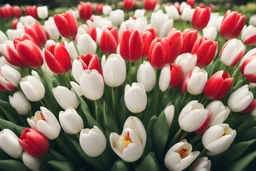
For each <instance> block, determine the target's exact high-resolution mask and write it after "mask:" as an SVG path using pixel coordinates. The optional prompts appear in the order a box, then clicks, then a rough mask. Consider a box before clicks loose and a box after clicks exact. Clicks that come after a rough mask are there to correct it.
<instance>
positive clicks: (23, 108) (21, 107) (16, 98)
mask: <svg viewBox="0 0 256 171" xmlns="http://www.w3.org/2000/svg"><path fill="white" fill-rule="evenodd" d="M9 102H10V104H11V106H12V107H13V108H14V109H15V110H16V111H17V113H18V114H20V115H26V114H27V113H28V112H29V111H30V110H31V105H30V103H29V101H28V100H27V98H26V97H25V96H24V95H23V94H22V92H20V91H17V92H15V93H14V94H13V95H12V96H9Z"/></svg>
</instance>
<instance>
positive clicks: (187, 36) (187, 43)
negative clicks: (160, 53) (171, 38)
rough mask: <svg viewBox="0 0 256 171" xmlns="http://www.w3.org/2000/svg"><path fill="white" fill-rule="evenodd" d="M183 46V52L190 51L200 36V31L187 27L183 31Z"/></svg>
mask: <svg viewBox="0 0 256 171" xmlns="http://www.w3.org/2000/svg"><path fill="white" fill-rule="evenodd" d="M182 36H183V46H182V49H181V53H190V52H191V50H192V48H193V46H194V44H195V42H196V39H197V36H198V32H197V31H196V30H193V29H186V30H184V31H183V33H182Z"/></svg>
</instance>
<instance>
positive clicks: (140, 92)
mask: <svg viewBox="0 0 256 171" xmlns="http://www.w3.org/2000/svg"><path fill="white" fill-rule="evenodd" d="M124 102H125V105H126V107H127V108H128V109H129V111H131V112H132V113H140V112H142V111H143V110H145V108H146V106H147V94H146V92H145V89H144V86H143V85H142V84H139V83H132V86H130V85H128V84H127V85H126V86H125V93H124Z"/></svg>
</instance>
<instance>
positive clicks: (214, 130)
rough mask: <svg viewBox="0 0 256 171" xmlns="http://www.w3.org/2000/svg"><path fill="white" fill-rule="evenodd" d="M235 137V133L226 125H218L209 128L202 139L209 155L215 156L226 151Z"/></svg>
mask: <svg viewBox="0 0 256 171" xmlns="http://www.w3.org/2000/svg"><path fill="white" fill-rule="evenodd" d="M213 135H214V136H213ZM235 137H236V131H235V130H232V129H231V128H230V127H229V125H228V124H219V125H214V126H212V127H210V128H209V129H208V130H206V132H205V133H204V135H203V137H202V143H203V145H204V148H206V149H207V150H208V151H209V152H208V154H209V155H217V154H220V153H222V152H224V151H226V150H227V149H228V148H229V146H230V145H231V144H232V142H233V141H234V139H235Z"/></svg>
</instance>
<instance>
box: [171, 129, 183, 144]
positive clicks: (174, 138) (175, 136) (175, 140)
mask: <svg viewBox="0 0 256 171" xmlns="http://www.w3.org/2000/svg"><path fill="white" fill-rule="evenodd" d="M182 131H183V130H182V129H181V128H180V129H179V130H178V131H177V132H176V134H175V135H174V137H173V139H172V141H171V143H170V147H171V146H173V145H174V144H175V143H176V142H177V141H178V140H179V137H180V134H181V133H182Z"/></svg>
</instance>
